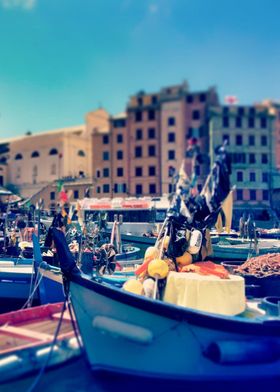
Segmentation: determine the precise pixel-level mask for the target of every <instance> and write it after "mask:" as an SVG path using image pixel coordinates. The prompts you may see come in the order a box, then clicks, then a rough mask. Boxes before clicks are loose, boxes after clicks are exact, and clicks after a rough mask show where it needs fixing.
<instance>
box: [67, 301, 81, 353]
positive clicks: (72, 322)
mask: <svg viewBox="0 0 280 392" xmlns="http://www.w3.org/2000/svg"><path fill="white" fill-rule="evenodd" d="M72 306H73V305H72V303H71V301H70V299H69V298H68V310H69V315H70V319H71V324H72V328H73V330H74V334H75V337H76V339H77V342H78V345H79V348H80V351H81V353H82V352H83V351H84V347H83V344H82V342H81V338H80V335H79V333H78V330H77V324H76V323H75V319H74V315H73V311H72Z"/></svg>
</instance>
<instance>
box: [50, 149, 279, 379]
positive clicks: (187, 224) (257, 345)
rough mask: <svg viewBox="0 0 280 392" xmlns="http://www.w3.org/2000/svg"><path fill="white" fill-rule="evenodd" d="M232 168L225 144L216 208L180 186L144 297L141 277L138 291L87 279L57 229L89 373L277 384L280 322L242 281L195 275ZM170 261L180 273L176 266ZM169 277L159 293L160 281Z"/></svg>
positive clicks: (215, 183) (216, 177) (216, 173)
mask: <svg viewBox="0 0 280 392" xmlns="http://www.w3.org/2000/svg"><path fill="white" fill-rule="evenodd" d="M229 172H230V170H229V165H228V160H227V155H226V152H225V150H224V149H222V148H221V149H220V150H219V151H218V158H217V160H216V161H215V165H214V167H213V169H212V173H211V176H213V178H212V187H211V198H210V204H209V199H208V200H207V197H205V193H204V194H200V197H199V198H197V199H195V200H194V199H193V198H192V193H191V192H188V194H187V196H188V197H190V199H186V201H187V204H186V203H183V198H182V193H181V191H182V189H183V185H182V183H181V184H180V186H178V191H179V192H178V193H177V192H176V195H175V198H174V204H173V205H172V207H171V209H170V213H169V214H168V216H167V218H166V221H165V222H164V224H163V227H162V230H161V233H160V235H159V239H158V240H159V241H161V246H160V251H159V253H157V256H155V257H156V258H154V259H150V260H149V261H148V260H146V257H145V259H144V263H143V265H142V266H140V268H139V270H138V271H136V273H138V272H139V274H140V273H141V274H142V273H143V271H148V275H149V276H150V277H149V278H148V279H147V281H148V280H151V277H152V278H154V282H153V292H152V296H146V294H145V295H143V288H144V283H145V281H144V283H141V282H140V281H139V280H138V281H137V280H134V282H133V286H134V287H132V285H127V288H125V289H120V288H117V287H113V286H109V285H105V284H102V283H100V282H98V281H97V280H95V279H88V278H87V277H85V276H84V275H83V274H81V272H80V271H79V269H78V268H77V266H76V264H75V261H74V260H73V258H72V257H71V254H70V252H69V250H68V248H67V246H65V238H64V237H63V233H61V232H60V231H59V230H55V231H54V241H55V244H56V248H57V251H58V254H59V259H60V265H61V269H62V272H63V274H64V278H65V279H66V280H67V281H68V283H69V291H70V294H71V301H72V304H73V308H74V312H75V315H76V319H77V322H78V326H79V330H80V333H81V336H82V339H83V341H84V342H85V350H86V354H87V358H88V361H89V363H90V366H91V368H92V369H93V371H97V372H98V371H107V372H110V373H116V374H122V375H134V376H140V377H145V378H147V377H148V378H151V379H157V380H159V379H161V380H162V379H166V380H182V381H183V382H184V383H186V385H189V383H192V382H195V383H196V385H197V386H199V384H200V383H203V384H205V383H206V385H207V386H209V385H211V383H212V382H217V383H218V384H219V383H224V382H227V384H228V385H232V384H231V383H234V382H235V383H238V385H239V387H240V386H242V385H243V383H244V382H246V381H247V382H248V381H249V382H250V385H251V387H253V386H256V385H258V383H259V382H260V381H264V380H267V381H268V380H273V381H275V382H277V385H278V386H279V385H280V318H279V317H278V316H277V317H271V315H270V314H267V313H266V312H265V311H264V310H262V309H260V308H259V306H258V301H256V300H252V301H245V281H244V279H243V278H242V277H240V276H233V275H229V276H227V279H225V278H224V279H220V278H219V277H217V276H214V277H212V275H211V273H210V276H204V275H205V274H204V273H203V276H200V275H199V273H197V272H196V271H198V270H200V268H202V269H203V268H204V266H205V271H207V269H208V264H207V263H205V262H202V264H201V263H200V266H201V265H202V267H199V266H198V265H199V263H196V262H194V261H195V260H196V259H197V258H199V259H200V258H201V259H202V260H203V259H204V258H205V257H206V256H207V241H206V239H207V228H209V227H212V226H213V222H214V221H216V220H217V217H218V215H219V213H220V210H221V208H223V206H224V204H225V202H226V201H227V200H228V195H230V185H229V181H228V178H229ZM207 181H208V180H207ZM207 181H206V183H207ZM184 183H187V184H189V182H187V180H184ZM205 188H206V187H204V188H203V190H204V192H205ZM188 207H189V208H188ZM167 237H169V240H168V241H166V239H167ZM166 242H167V245H166ZM166 257H167V259H166ZM170 262H172V263H173V264H174V265H175V267H177V270H170ZM179 262H180V263H182V262H184V263H185V266H184V267H182V265H183V264H180V265H179V268H180V269H178V264H179ZM190 263H191V264H190ZM214 266H215V268H216V267H217V269H219V270H220V268H221V266H217V265H214ZM150 267H151V268H150ZM185 267H186V269H185ZM180 271H181V272H180ZM184 271H188V273H186V272H185V273H184ZM145 273H146V272H145ZM166 276H167V280H166V286H165V289H164V291H163V295H161V294H160V292H159V290H158V283H157V282H158V280H159V279H165V278H166ZM144 279H145V277H144ZM131 282H132V281H131ZM136 283H137V284H136ZM208 283H209V284H210V286H208ZM219 286H220V289H221V290H220V289H218V293H219V294H217V291H216V289H217V288H218V287H219ZM129 287H130V288H129ZM139 288H140V289H139ZM136 289H137V290H136ZM136 293H137V294H136ZM175 297H176V299H175V300H174V298H175ZM120 353H121V355H120ZM275 385H276V384H275Z"/></svg>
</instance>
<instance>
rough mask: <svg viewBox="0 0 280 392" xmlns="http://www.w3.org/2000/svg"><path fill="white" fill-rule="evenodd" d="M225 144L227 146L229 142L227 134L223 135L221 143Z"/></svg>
mask: <svg viewBox="0 0 280 392" xmlns="http://www.w3.org/2000/svg"><path fill="white" fill-rule="evenodd" d="M225 141H226V142H227V144H228V145H229V142H230V137H229V135H227V134H224V135H223V142H225Z"/></svg>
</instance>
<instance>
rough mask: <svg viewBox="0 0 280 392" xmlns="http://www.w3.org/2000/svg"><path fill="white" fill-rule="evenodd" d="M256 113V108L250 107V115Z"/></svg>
mask: <svg viewBox="0 0 280 392" xmlns="http://www.w3.org/2000/svg"><path fill="white" fill-rule="evenodd" d="M255 114H256V110H255V108H250V109H249V115H250V116H254V115H255Z"/></svg>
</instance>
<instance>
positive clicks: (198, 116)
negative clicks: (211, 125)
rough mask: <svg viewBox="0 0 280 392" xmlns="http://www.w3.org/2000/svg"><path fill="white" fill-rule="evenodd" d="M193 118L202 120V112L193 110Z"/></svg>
mask: <svg viewBox="0 0 280 392" xmlns="http://www.w3.org/2000/svg"><path fill="white" fill-rule="evenodd" d="M192 118H193V120H199V119H200V111H199V110H193V112H192Z"/></svg>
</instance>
